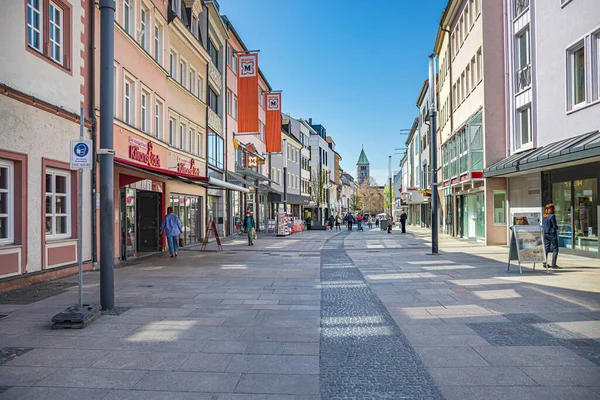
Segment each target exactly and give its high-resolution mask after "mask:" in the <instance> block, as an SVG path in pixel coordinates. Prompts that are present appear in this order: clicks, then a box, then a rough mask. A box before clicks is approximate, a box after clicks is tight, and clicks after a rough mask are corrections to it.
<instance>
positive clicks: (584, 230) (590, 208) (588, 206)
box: [573, 178, 598, 253]
mask: <svg viewBox="0 0 600 400" xmlns="http://www.w3.org/2000/svg"><path fill="white" fill-rule="evenodd" d="M573 195H574V198H575V202H574V211H575V213H574V214H575V216H574V228H575V229H574V230H573V233H574V238H573V240H574V243H575V249H577V250H585V251H591V252H594V253H597V252H598V231H597V229H598V180H597V179H596V178H592V179H580V180H576V181H574V182H573Z"/></svg>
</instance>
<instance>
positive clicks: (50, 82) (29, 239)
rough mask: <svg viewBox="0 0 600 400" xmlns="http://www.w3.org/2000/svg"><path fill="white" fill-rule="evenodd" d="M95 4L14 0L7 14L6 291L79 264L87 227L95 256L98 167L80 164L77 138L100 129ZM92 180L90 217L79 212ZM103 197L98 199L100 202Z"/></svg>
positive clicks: (1, 184) (2, 206)
mask: <svg viewBox="0 0 600 400" xmlns="http://www.w3.org/2000/svg"><path fill="white" fill-rule="evenodd" d="M93 12H94V6H93V3H91V4H88V3H87V2H71V3H66V2H42V1H11V2H7V3H5V4H3V7H2V13H1V14H0V26H1V27H2V28H1V29H2V35H0V49H1V50H2V54H3V62H2V63H1V64H0V88H1V89H2V94H3V95H2V96H1V97H0V279H2V282H3V283H2V286H1V288H3V289H6V288H10V287H13V285H16V284H17V282H23V279H17V278H25V280H27V281H29V282H36V281H39V280H44V279H49V278H50V277H59V276H63V275H66V274H69V273H73V272H75V271H76V265H77V262H78V259H77V250H78V246H79V244H78V239H80V238H79V232H78V227H79V224H83V227H82V232H83V236H82V237H81V239H82V247H83V249H82V251H83V261H84V262H85V263H86V264H87V267H89V266H90V265H91V261H92V259H93V258H94V256H95V255H94V244H93V236H92V226H93V223H92V220H93V215H94V211H95V210H94V207H92V204H95V202H92V199H93V197H92V173H91V172H90V171H85V172H84V173H83V174H82V175H81V177H80V175H79V174H78V172H77V171H71V170H70V169H69V167H70V165H69V162H70V153H71V151H70V142H71V141H72V140H78V139H79V138H80V110H81V109H83V115H84V120H85V126H84V129H83V132H82V133H83V138H84V139H85V140H89V139H91V138H92V134H93V132H94V131H93V130H92V128H93V123H92V121H93V114H94V112H93V96H92V90H91V87H90V86H89V79H90V77H91V74H92V62H91V60H92V55H91V53H90V52H89V49H90V44H91V40H90V39H91V37H92V36H91V31H90V28H91V17H92V15H93ZM79 179H82V180H83V192H82V193H81V194H82V196H83V203H82V204H81V207H82V213H83V220H82V221H78V218H79V211H80V210H79V207H80V205H79V202H78V197H79V194H80V193H79V190H80V189H79ZM94 200H95V199H94Z"/></svg>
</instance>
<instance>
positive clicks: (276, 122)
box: [265, 92, 281, 153]
mask: <svg viewBox="0 0 600 400" xmlns="http://www.w3.org/2000/svg"><path fill="white" fill-rule="evenodd" d="M266 114H267V124H266V132H265V138H266V140H265V142H266V150H267V153H281V93H279V92H271V93H269V94H267V112H266Z"/></svg>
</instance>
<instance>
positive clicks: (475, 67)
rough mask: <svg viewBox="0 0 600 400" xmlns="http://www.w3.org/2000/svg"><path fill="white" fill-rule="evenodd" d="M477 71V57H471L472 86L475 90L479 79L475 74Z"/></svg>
mask: <svg viewBox="0 0 600 400" xmlns="http://www.w3.org/2000/svg"><path fill="white" fill-rule="evenodd" d="M476 73H477V66H476V65H475V57H473V58H472V59H471V86H472V87H473V90H474V89H475V86H477V81H476V80H475V79H476V76H475V74H476Z"/></svg>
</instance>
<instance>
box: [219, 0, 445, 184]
mask: <svg viewBox="0 0 600 400" xmlns="http://www.w3.org/2000/svg"><path fill="white" fill-rule="evenodd" d="M218 1H219V4H220V6H221V13H223V14H226V15H227V16H228V17H229V20H230V21H231V22H232V24H233V26H234V27H235V28H236V30H237V32H238V33H239V34H240V36H241V37H242V40H243V41H244V43H245V44H246V46H248V48H250V49H252V50H254V49H259V50H260V53H259V66H260V68H261V69H262V71H263V73H264V74H265V76H266V77H267V79H268V81H269V83H270V84H271V86H272V87H273V89H275V90H283V99H282V103H283V111H284V112H286V113H290V114H291V115H292V116H293V117H295V118H305V119H308V118H312V119H313V123H316V124H322V125H323V126H325V127H326V128H327V134H328V135H330V136H331V137H333V140H334V141H335V144H336V150H337V151H338V152H339V153H340V154H341V156H342V162H341V164H342V168H344V169H345V170H346V171H348V172H350V173H351V174H352V175H353V176H355V174H356V166H355V165H356V161H357V160H358V156H359V154H360V149H361V145H364V148H365V152H366V154H367V157H368V158H369V161H370V162H371V175H372V176H373V177H374V178H375V179H376V180H377V182H378V183H379V184H381V185H383V184H384V183H385V180H386V179H387V165H388V156H390V155H393V159H392V160H393V161H392V168H394V169H398V164H399V162H400V158H401V156H400V155H395V154H394V153H399V152H398V151H394V149H395V148H398V147H403V145H404V141H405V140H406V137H405V136H400V129H403V128H410V126H411V125H412V121H413V120H414V118H415V117H416V115H417V108H416V106H415V103H416V99H417V96H418V94H419V90H420V89H421V85H422V84H423V81H424V80H425V79H427V60H428V59H427V56H428V54H429V53H431V52H432V51H433V45H434V41H435V36H436V33H437V26H438V23H439V20H440V16H441V13H442V11H443V9H444V7H445V5H446V3H447V0H424V1H414V0H413V1H411V0H379V1H373V2H368V1H359V0H218ZM423 4H427V6H424V5H423Z"/></svg>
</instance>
